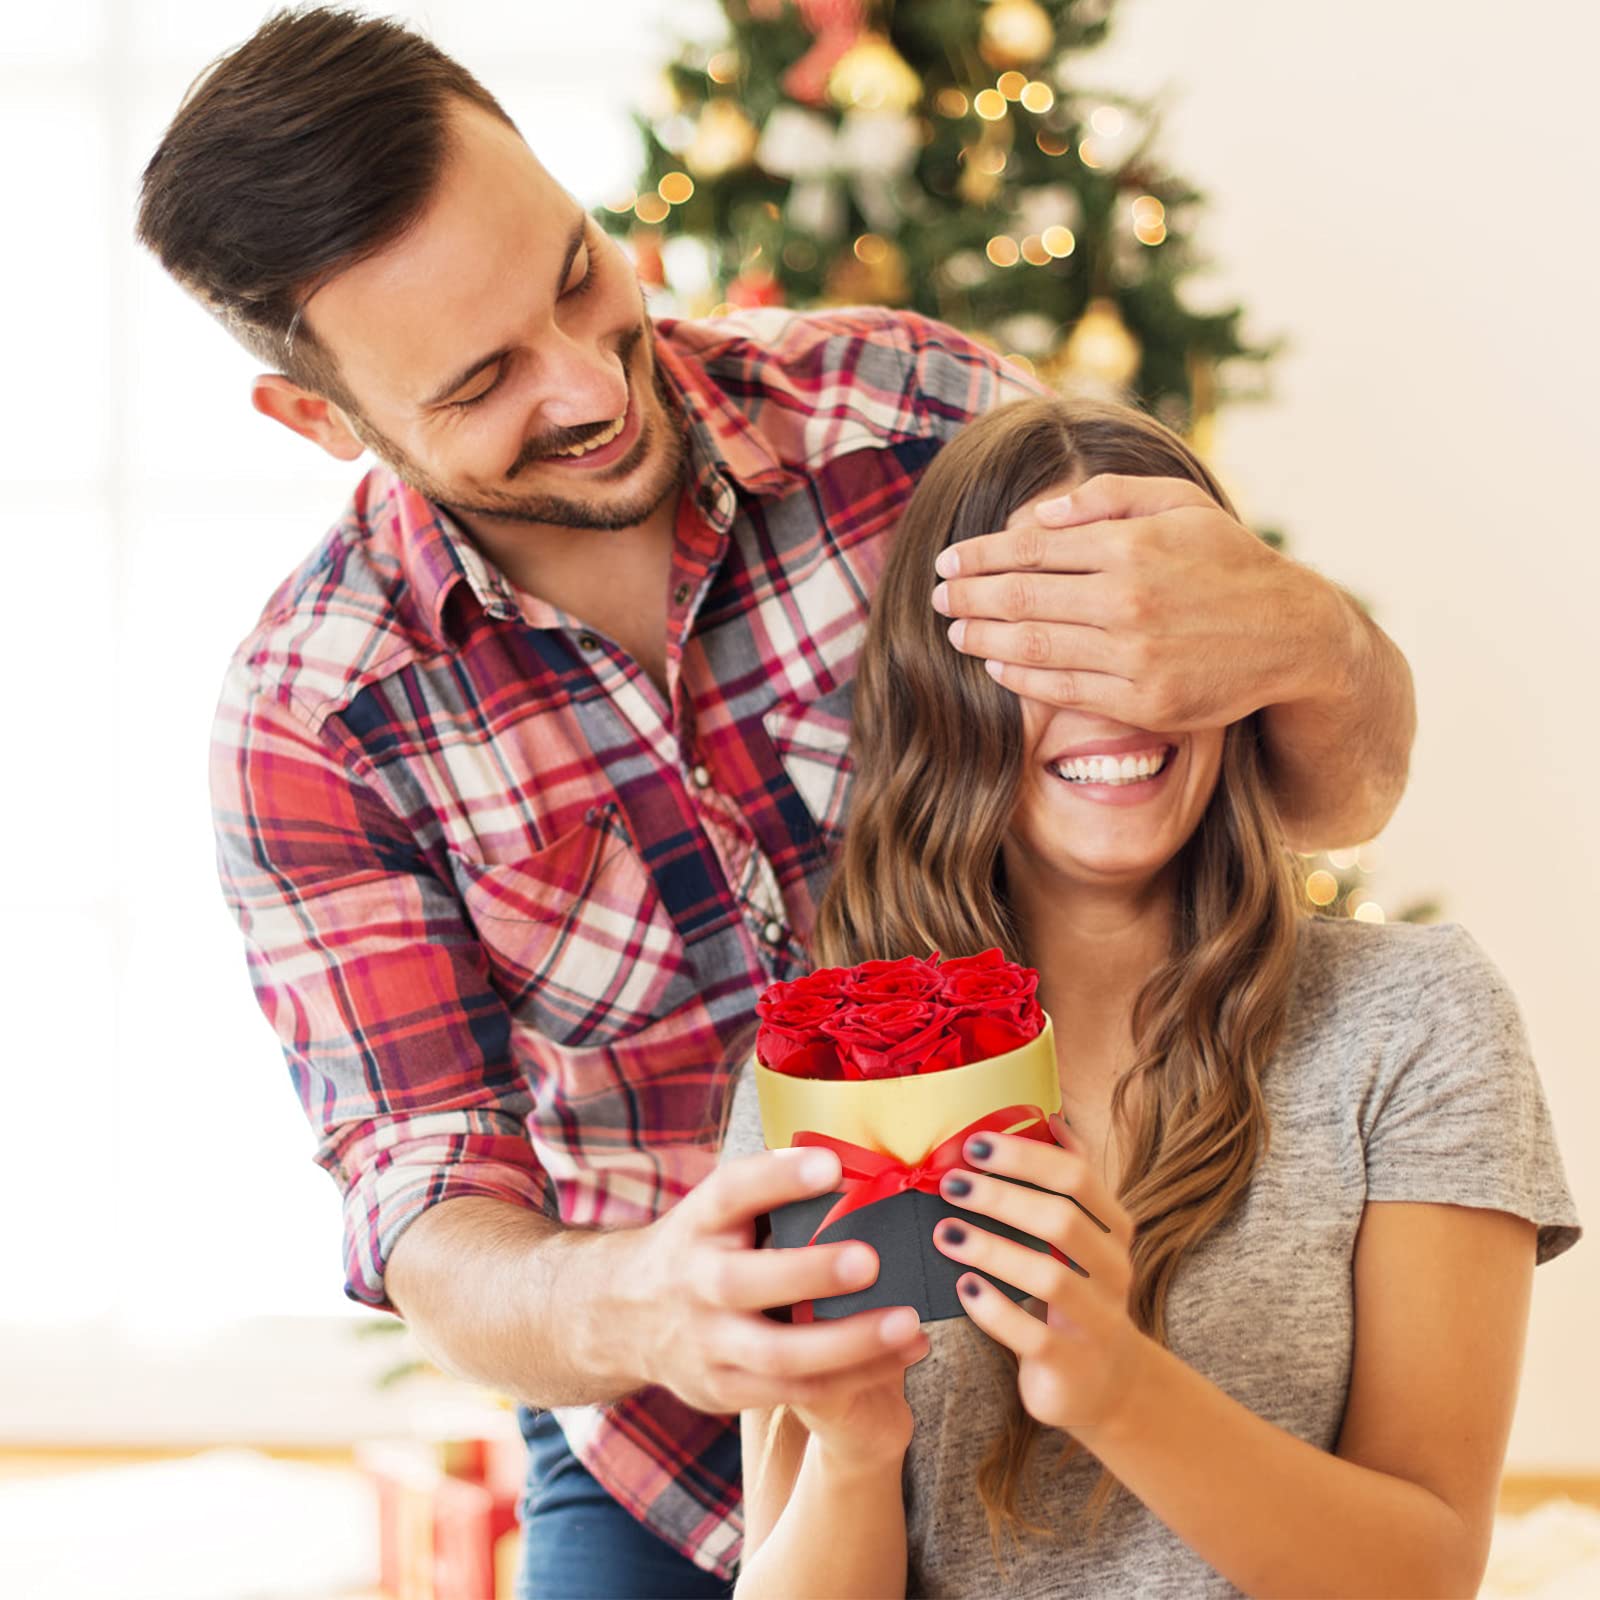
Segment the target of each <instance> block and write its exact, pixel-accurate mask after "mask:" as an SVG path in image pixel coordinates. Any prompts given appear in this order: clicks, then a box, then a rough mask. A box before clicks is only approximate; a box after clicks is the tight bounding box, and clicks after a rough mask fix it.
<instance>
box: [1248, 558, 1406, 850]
mask: <svg viewBox="0 0 1600 1600" xmlns="http://www.w3.org/2000/svg"><path fill="white" fill-rule="evenodd" d="M1318 581H1319V582H1322V583H1326V580H1325V579H1319V580H1318ZM1327 589H1328V591H1329V594H1328V601H1329V603H1328V607H1327V610H1326V613H1325V614H1326V616H1327V619H1328V620H1327V624H1326V627H1325V629H1324V630H1323V634H1322V637H1321V638H1320V640H1319V641H1318V642H1317V644H1316V645H1315V646H1313V647H1311V648H1309V649H1308V651H1307V653H1306V658H1305V659H1306V672H1307V681H1306V683H1305V685H1304V686H1303V689H1302V690H1300V691H1299V692H1297V693H1296V695H1295V696H1294V697H1293V698H1290V699H1287V700H1285V701H1283V702H1281V703H1278V704H1274V705H1269V706H1266V707H1265V708H1263V711H1262V720H1263V724H1264V728H1265V733H1266V742H1267V771H1268V776H1269V778H1270V779H1271V782H1272V787H1273V793H1274V795H1275V796H1276V799H1277V802H1278V809H1279V813H1280V815H1281V816H1282V818H1283V824H1284V828H1285V830H1286V831H1287V833H1288V836H1289V842H1290V844H1292V845H1293V846H1294V848H1295V849H1297V850H1305V851H1311V850H1331V849H1338V848H1340V847H1342V846H1348V845H1354V844H1361V843H1363V842H1364V841H1365V840H1368V839H1371V838H1372V837H1373V836H1374V835H1376V834H1377V833H1378V832H1379V830H1380V829H1382V827H1383V826H1384V824H1385V823H1386V822H1388V820H1389V818H1390V817H1391V816H1392V815H1393V814H1394V808H1395V806H1396V805H1398V804H1399V802H1400V796H1401V794H1402V793H1403V792H1404V790H1405V786H1406V771H1407V768H1408V766H1409V764H1410V760H1411V744H1412V740H1413V739H1414V737H1415V736H1416V727H1417V714H1416V702H1415V698H1414V696H1413V692H1412V684H1411V669H1410V667H1408V666H1407V665H1406V658H1405V657H1404V656H1403V655H1402V654H1401V653H1400V650H1399V648H1398V647H1397V646H1396V645H1395V643H1394V641H1393V640H1391V639H1390V638H1389V637H1388V635H1387V634H1385V633H1384V632H1383V630H1382V629H1381V628H1379V627H1378V626H1377V624H1376V623H1374V622H1373V621H1372V619H1371V618H1370V617H1368V616H1367V615H1366V613H1365V612H1363V611H1362V609H1361V607H1360V606H1359V605H1357V603H1356V602H1355V600H1354V599H1352V598H1351V597H1350V596H1349V595H1348V594H1346V593H1345V592H1344V591H1343V590H1342V589H1340V588H1339V587H1338V586H1337V585H1335V584H1331V583H1330V584H1327Z"/></svg>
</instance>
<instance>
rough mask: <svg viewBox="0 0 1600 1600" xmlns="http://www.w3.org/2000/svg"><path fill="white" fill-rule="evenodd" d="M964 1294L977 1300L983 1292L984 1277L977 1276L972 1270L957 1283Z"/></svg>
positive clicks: (970, 1298)
mask: <svg viewBox="0 0 1600 1600" xmlns="http://www.w3.org/2000/svg"><path fill="white" fill-rule="evenodd" d="M956 1288H958V1289H959V1290H960V1291H961V1292H962V1294H964V1295H965V1296H966V1297H967V1299H969V1300H976V1299H977V1298H978V1296H979V1295H980V1294H982V1293H983V1279H982V1278H975V1277H974V1276H973V1275H972V1274H971V1273H970V1272H969V1273H967V1274H966V1276H965V1277H963V1278H962V1280H961V1281H960V1282H959V1283H958V1284H957V1285H956Z"/></svg>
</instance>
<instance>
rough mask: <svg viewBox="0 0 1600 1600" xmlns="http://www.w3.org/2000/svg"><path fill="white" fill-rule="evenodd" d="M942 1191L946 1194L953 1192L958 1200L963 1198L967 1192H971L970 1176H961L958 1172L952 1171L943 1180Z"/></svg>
mask: <svg viewBox="0 0 1600 1600" xmlns="http://www.w3.org/2000/svg"><path fill="white" fill-rule="evenodd" d="M944 1192H945V1193H946V1194H953V1195H954V1196H955V1197H956V1199H958V1200H964V1199H965V1198H966V1197H967V1196H968V1195H969V1194H971V1193H972V1180H971V1179H970V1178H963V1177H962V1176H961V1174H960V1173H959V1172H952V1173H951V1174H950V1176H949V1177H948V1178H946V1179H945V1180H944Z"/></svg>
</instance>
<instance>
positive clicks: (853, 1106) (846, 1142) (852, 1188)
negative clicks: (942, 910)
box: [752, 949, 1061, 1322]
mask: <svg viewBox="0 0 1600 1600" xmlns="http://www.w3.org/2000/svg"><path fill="white" fill-rule="evenodd" d="M1037 985H1038V974H1037V973H1036V972H1034V971H1033V969H1032V968H1028V967H1021V966H1018V965H1016V964H1014V963H1012V962H1009V961H1007V960H1006V959H1005V957H1004V955H1003V954H1002V952H1001V951H999V950H998V949H992V950H987V951H984V952H983V953H982V954H981V955H978V956H973V957H964V958H959V959H957V960H953V961H949V962H944V963H942V964H941V963H940V961H939V957H938V953H937V952H934V953H933V954H932V955H931V956H930V957H928V958H927V959H926V960H923V959H921V958H918V957H908V958H906V959H905V960H902V961H897V962H885V961H870V962H863V963H861V964H860V965H859V966H856V967H851V968H826V969H823V970H822V971H821V972H817V973H812V974H810V975H809V976H808V977H806V978H801V979H797V980H795V981H793V982H791V983H785V984H774V985H772V986H771V987H770V988H769V989H768V990H767V991H766V992H765V993H764V994H763V995H762V997H761V1001H760V1002H759V1004H758V1007H757V1011H758V1015H759V1016H760V1018H761V1027H760V1029H759V1031H758V1033H757V1037H756V1052H755V1060H754V1063H753V1069H752V1070H753V1073H754V1077H755V1081H756V1091H757V1097H758V1100H759V1102H760V1107H761V1127H762V1133H763V1136H764V1138H765V1141H766V1144H767V1146H768V1148H769V1149H774V1150H777V1149H786V1148H789V1147H791V1146H793V1147H811V1148H821V1149H828V1150H833V1151H834V1152H835V1153H836V1154H837V1155H838V1156H839V1159H840V1162H841V1165H842V1167H843V1186H842V1187H841V1188H840V1189H839V1190H837V1191H836V1192H834V1193H833V1194H830V1195H824V1196H821V1197H820V1198H818V1199H814V1200H805V1201H799V1202H796V1203H795V1204H793V1205H789V1206H784V1207H782V1208H781V1209H779V1210H778V1211H776V1212H774V1213H773V1214H772V1216H771V1218H770V1225H771V1234H770V1239H769V1241H768V1242H769V1243H770V1244H771V1246H772V1247H774V1248H778V1249H788V1248H795V1247H798V1246H802V1245H807V1244H812V1243H817V1244H831V1243H834V1242H836V1241H839V1240H842V1239H861V1240H864V1241H865V1242H866V1243H868V1244H870V1245H872V1246H873V1248H874V1249H875V1250H876V1251H877V1253H878V1259H879V1272H878V1278H877V1281H876V1282H874V1283H873V1284H871V1285H869V1286H868V1287H867V1288H866V1289H862V1290H857V1291H854V1292H852V1293H848V1294H839V1295H832V1296H829V1297H828V1298H826V1299H822V1300H817V1301H814V1302H807V1303H803V1304H801V1305H798V1306H796V1307H794V1308H793V1313H792V1314H793V1316H794V1318H795V1320H798V1321H810V1320H812V1319H813V1318H823V1319H826V1318H833V1317H843V1316H848V1315H849V1314H850V1313H851V1312H854V1311H861V1310H867V1309H870V1308H873V1307H877V1306H884V1305H913V1306H915V1307H916V1308H917V1311H918V1313H919V1315H920V1316H921V1317H922V1320H923V1321H925V1322H929V1321H938V1320H940V1319H942V1318H945V1317H953V1316H955V1315H957V1314H958V1312H960V1310H961V1305H960V1301H959V1299H958V1297H957V1294H956V1279H957V1278H958V1277H959V1276H960V1274H961V1273H962V1272H964V1271H970V1270H972V1269H970V1268H967V1267H964V1266H962V1265H961V1264H959V1263H958V1262H955V1261H952V1260H951V1259H950V1258H949V1257H948V1256H946V1255H945V1254H944V1253H943V1252H942V1251H940V1250H939V1249H938V1248H937V1247H936V1246H935V1245H934V1243H933V1230H934V1227H935V1226H936V1225H937V1224H938V1222H939V1221H940V1220H941V1219H943V1218H944V1217H952V1216H953V1217H959V1218H963V1219H964V1220H966V1221H967V1222H968V1223H969V1224H970V1223H972V1222H973V1219H972V1217H971V1216H970V1214H968V1213H965V1212H963V1211H961V1209H960V1208H959V1207H956V1206H952V1205H950V1204H949V1203H948V1202H947V1201H945V1200H944V1199H943V1198H942V1197H941V1195H940V1193H939V1185H940V1181H941V1180H942V1179H943V1177H944V1176H945V1174H946V1173H948V1172H951V1171H953V1170H957V1169H961V1168H964V1167H965V1165H966V1163H965V1159H964V1156H963V1149H964V1146H965V1144H966V1141H967V1140H968V1139H969V1138H971V1137H972V1136H973V1135H974V1134H978V1133H988V1132H994V1133H1010V1134H1018V1135H1021V1136H1022V1137H1024V1138H1032V1139H1040V1140H1042V1141H1045V1142H1047V1143H1053V1142H1054V1141H1053V1138H1052V1136H1051V1133H1050V1130H1049V1127H1048V1125H1047V1123H1046V1120H1045V1119H1046V1118H1047V1117H1048V1116H1049V1114H1050V1113H1051V1112H1053V1111H1058V1110H1059V1109H1060V1107H1061V1087H1060V1079H1059V1077H1058V1073H1057V1067H1056V1055H1055V1041H1054V1032H1053V1029H1052V1026H1051V1021H1050V1018H1049V1016H1048V1015H1047V1014H1046V1013H1045V1012H1044V1011H1043V1010H1041V1009H1040V1007H1039V1005H1038V1002H1037V1000H1036V999H1035V990H1036V988H1037ZM976 1225H978V1226H981V1227H984V1228H988V1229H990V1230H992V1231H993V1232H995V1233H999V1234H1004V1235H1005V1236H1006V1237H1008V1238H1012V1239H1016V1240H1018V1241H1019V1242H1021V1243H1023V1244H1026V1245H1029V1246H1031V1247H1032V1248H1034V1249H1037V1250H1048V1249H1049V1248H1050V1247H1049V1246H1048V1245H1046V1244H1045V1243H1044V1242H1042V1241H1041V1240H1039V1239H1036V1238H1034V1237H1032V1236H1031V1235H1029V1234H1025V1233H1021V1232H1018V1231H1017V1230H1015V1229H1012V1228H1008V1227H1006V1226H1005V1225H1003V1224H1001V1223H998V1222H996V1221H994V1220H993V1219H992V1218H989V1217H983V1218H981V1219H978V1221H977V1224H976ZM985 1276H987V1274H985ZM989 1281H990V1282H993V1283H994V1284H995V1286H996V1287H997V1288H998V1289H1000V1290H1001V1291H1002V1292H1003V1293H1005V1294H1008V1295H1010V1296H1011V1298H1013V1299H1016V1300H1021V1299H1023V1298H1024V1297H1025V1296H1024V1292H1023V1291H1022V1290H1020V1289H1017V1288H1016V1287H1014V1286H1013V1285H1011V1284H1008V1283H1004V1282H1001V1281H999V1280H997V1279H990V1280H989Z"/></svg>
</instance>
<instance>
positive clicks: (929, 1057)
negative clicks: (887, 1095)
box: [821, 1000, 961, 1078]
mask: <svg viewBox="0 0 1600 1600" xmlns="http://www.w3.org/2000/svg"><path fill="white" fill-rule="evenodd" d="M949 1022H950V1013H949V1011H948V1010H947V1009H946V1008H945V1007H944V1006H941V1005H937V1004H935V1003H933V1002H931V1001H927V1000H887V1001H884V1002H883V1003H881V1004H879V1005H867V1006H857V1007H851V1008H848V1009H846V1010H844V1011H841V1012H837V1013H836V1014H835V1015H833V1016H832V1017H829V1018H828V1019H827V1020H826V1021H824V1022H823V1023H822V1024H821V1027H822V1031H823V1033H825V1034H826V1035H827V1036H828V1037H829V1038H830V1039H832V1040H833V1041H834V1043H835V1044H836V1045H837V1046H838V1049H839V1060H840V1062H841V1063H842V1065H843V1067H844V1075H845V1077H847V1078H909V1077H912V1076H914V1075H915V1074H917V1073H919V1072H939V1071H942V1070H943V1069H944V1068H946V1067H954V1066H959V1065H960V1061H961V1055H960V1050H961V1047H960V1041H959V1040H958V1039H957V1038H956V1037H955V1035H954V1034H953V1033H951V1032H950V1029H949Z"/></svg>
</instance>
